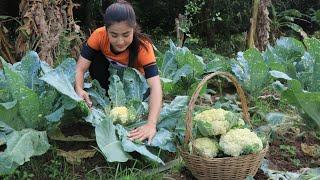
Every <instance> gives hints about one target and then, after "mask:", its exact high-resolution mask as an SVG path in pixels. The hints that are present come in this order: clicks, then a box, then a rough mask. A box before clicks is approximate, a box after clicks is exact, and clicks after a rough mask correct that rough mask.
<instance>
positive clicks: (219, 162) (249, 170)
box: [179, 72, 268, 180]
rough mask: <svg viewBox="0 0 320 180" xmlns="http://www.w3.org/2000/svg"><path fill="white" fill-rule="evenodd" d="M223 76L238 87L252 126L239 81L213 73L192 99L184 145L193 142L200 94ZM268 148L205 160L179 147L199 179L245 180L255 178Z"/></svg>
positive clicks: (201, 83)
mask: <svg viewBox="0 0 320 180" xmlns="http://www.w3.org/2000/svg"><path fill="white" fill-rule="evenodd" d="M215 76H221V77H225V78H227V79H229V80H230V81H231V82H232V83H233V85H234V86H235V87H236V90H237V93H238V95H239V96H240V100H241V106H242V111H243V118H244V120H245V121H246V122H247V123H248V124H250V117H249V113H248V106H247V102H246V98H245V95H244V92H243V90H242V88H241V87H240V85H239V83H238V82H237V80H236V79H235V78H234V77H233V76H232V75H231V74H229V73H226V72H216V73H211V74H209V75H207V76H206V77H204V78H203V80H202V81H201V82H200V83H199V85H198V87H197V89H196V91H195V92H194V94H193V95H192V97H191V100H190V102H189V105H188V111H187V115H186V134H185V139H184V143H185V145H186V144H189V142H190V141H192V111H193V108H194V105H195V102H196V100H197V98H198V96H199V92H200V90H201V89H202V87H203V85H204V84H205V83H206V82H207V81H208V80H209V79H211V78H213V77H215ZM267 149H268V148H267V147H266V148H264V149H263V150H261V151H260V152H259V153H256V154H249V155H244V156H238V157H225V158H203V157H200V156H198V155H194V154H190V153H189V152H188V150H187V149H184V148H183V147H179V150H180V153H181V156H182V158H183V159H184V161H185V163H186V166H187V168H188V169H189V170H190V171H191V173H192V174H193V175H194V176H195V177H196V178H197V179H219V180H220V179H221V180H223V179H232V180H233V179H245V178H246V177H247V176H254V175H255V174H256V173H257V170H258V168H259V167H260V165H261V161H262V159H263V158H264V156H265V155H266V152H267Z"/></svg>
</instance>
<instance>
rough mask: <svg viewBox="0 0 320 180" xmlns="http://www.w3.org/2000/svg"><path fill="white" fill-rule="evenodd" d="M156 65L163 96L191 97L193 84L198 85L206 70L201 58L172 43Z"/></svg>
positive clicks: (193, 88)
mask: <svg viewBox="0 0 320 180" xmlns="http://www.w3.org/2000/svg"><path fill="white" fill-rule="evenodd" d="M157 65H158V67H159V71H160V77H161V81H162V83H163V90H164V94H165V95H167V94H171V95H191V94H192V93H193V92H194V90H195V88H196V87H195V85H194V84H198V82H199V81H200V79H199V77H200V76H201V75H202V74H203V73H204V71H205V68H206V66H205V64H204V63H203V60H202V58H201V57H199V56H196V55H194V54H193V53H191V51H189V49H187V48H186V47H183V48H179V47H176V46H175V45H174V44H173V42H172V41H171V42H170V50H168V51H167V52H166V53H165V54H164V56H162V58H160V59H158V61H157ZM185 87H192V88H185Z"/></svg>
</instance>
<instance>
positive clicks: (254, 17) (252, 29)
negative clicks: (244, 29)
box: [247, 0, 260, 48]
mask: <svg viewBox="0 0 320 180" xmlns="http://www.w3.org/2000/svg"><path fill="white" fill-rule="evenodd" d="M252 4H253V5H252V18H251V19H250V23H251V27H250V31H249V34H248V39H247V47H248V48H253V47H255V45H254V41H255V38H256V37H255V34H256V28H257V19H258V10H259V4H260V0H253V3H252Z"/></svg>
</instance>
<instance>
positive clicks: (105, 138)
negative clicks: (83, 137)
mask: <svg viewBox="0 0 320 180" xmlns="http://www.w3.org/2000/svg"><path fill="white" fill-rule="evenodd" d="M95 132H96V140H97V144H98V146H99V148H100V150H101V152H102V153H103V155H104V156H105V157H106V159H107V161H108V162H126V161H127V160H128V159H130V158H131V157H130V155H129V154H127V153H126V152H125V151H124V150H123V147H122V146H121V142H120V141H119V140H118V138H117V136H116V132H115V127H114V126H113V124H112V120H111V119H110V118H108V117H105V118H104V119H103V120H102V121H101V122H100V123H99V124H97V125H96V127H95Z"/></svg>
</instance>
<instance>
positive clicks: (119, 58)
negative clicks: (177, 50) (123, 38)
mask: <svg viewBox="0 0 320 180" xmlns="http://www.w3.org/2000/svg"><path fill="white" fill-rule="evenodd" d="M142 42H143V43H144V45H145V47H140V48H139V52H138V55H137V60H136V63H135V64H134V68H135V69H137V70H139V71H140V72H141V73H142V74H144V75H145V77H146V78H150V77H154V76H156V75H158V69H157V66H156V58H155V55H154V51H153V47H152V44H151V43H149V42H148V41H142ZM99 51H100V52H102V54H103V55H104V56H105V57H106V60H108V61H109V62H110V63H112V64H113V65H116V66H120V67H127V66H128V64H129V50H128V49H126V50H125V51H124V52H121V53H119V54H115V53H113V52H112V51H111V47H110V42H109V38H108V33H107V30H106V28H105V27H100V28H98V29H96V30H95V31H94V32H93V33H92V34H91V36H90V37H89V39H88V40H87V43H86V44H85V45H84V47H83V48H82V51H81V56H82V57H84V58H86V59H88V60H90V61H93V60H94V57H95V54H96V53H98V52H99Z"/></svg>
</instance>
